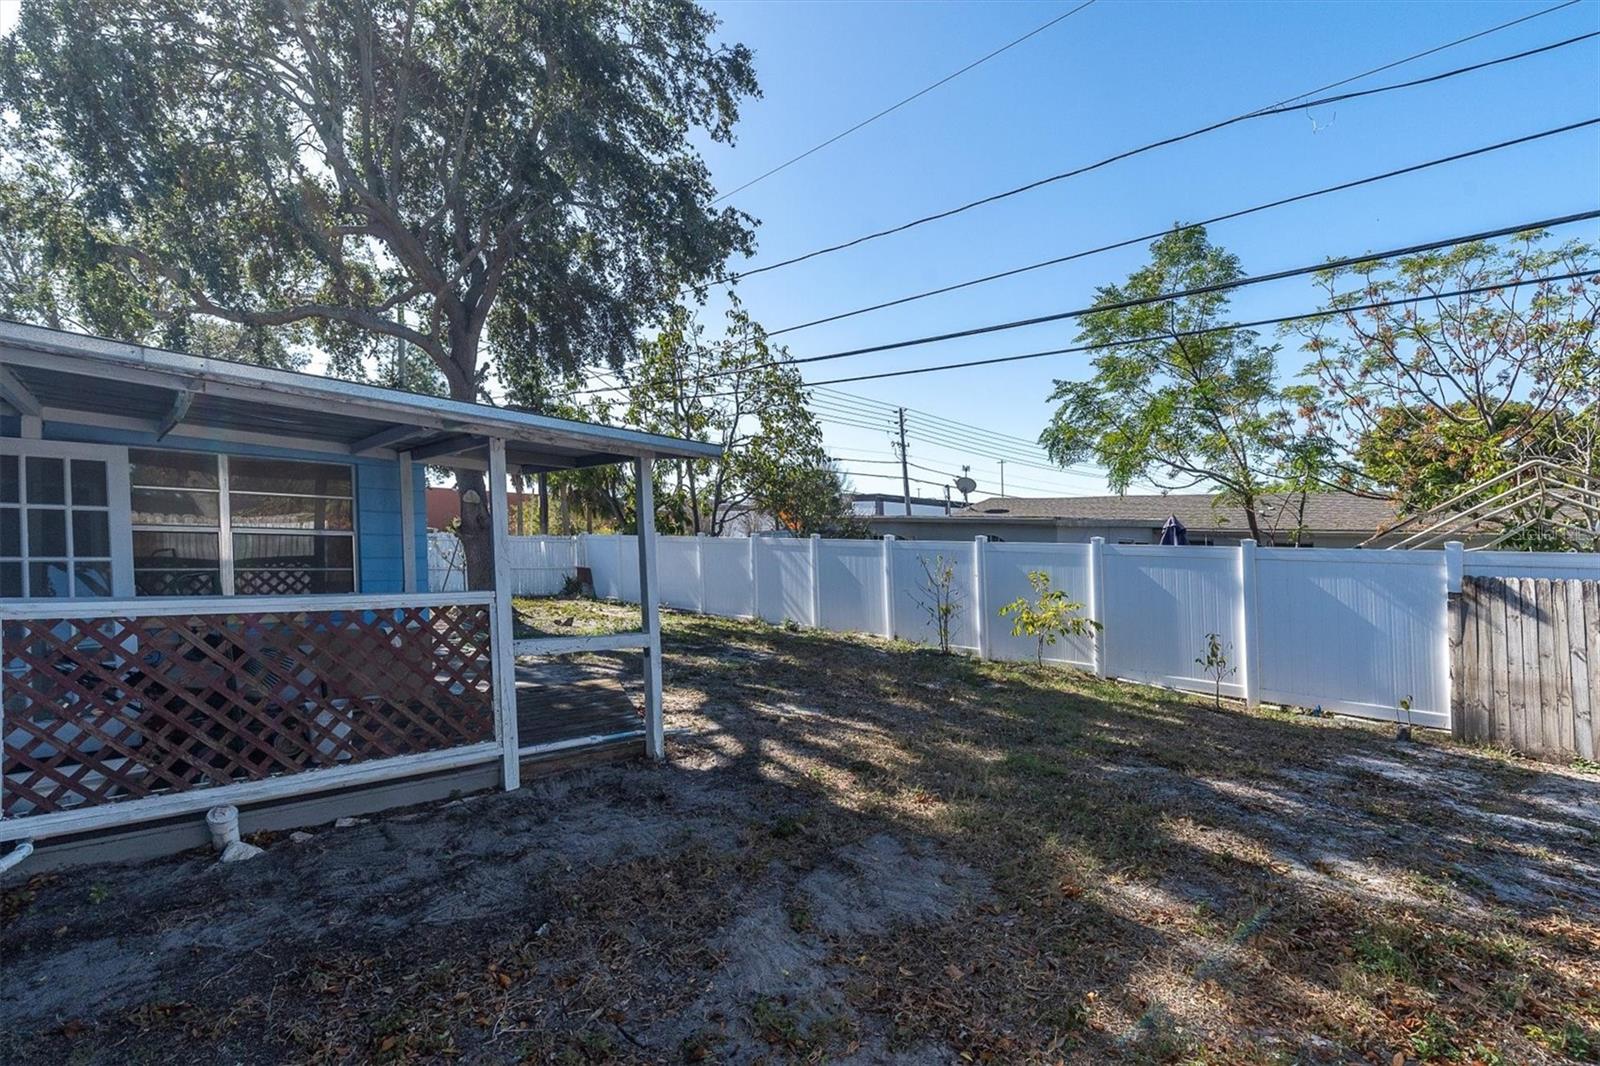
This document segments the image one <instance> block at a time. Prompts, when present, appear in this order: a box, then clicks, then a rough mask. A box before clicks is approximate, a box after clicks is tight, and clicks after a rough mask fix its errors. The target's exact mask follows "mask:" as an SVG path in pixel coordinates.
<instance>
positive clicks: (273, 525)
mask: <svg viewBox="0 0 1600 1066" xmlns="http://www.w3.org/2000/svg"><path fill="white" fill-rule="evenodd" d="M128 457H129V461H130V463H129V465H130V468H131V500H132V520H133V572H134V584H135V586H136V588H137V590H138V593H139V594H140V595H142V596H215V595H227V596H232V595H238V596H272V595H279V596H282V595H302V594H320V593H336V592H350V591H353V590H354V588H355V566H356V560H355V506H354V478H353V477H352V472H351V468H350V467H349V466H348V465H343V464H337V463H316V462H304V461H299V460H287V459H271V458H256V457H246V456H229V455H204V454H198V453H193V452H176V451H156V450H151V449H132V450H130V452H129V453H128Z"/></svg>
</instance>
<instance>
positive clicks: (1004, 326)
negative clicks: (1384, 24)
mask: <svg viewBox="0 0 1600 1066" xmlns="http://www.w3.org/2000/svg"><path fill="white" fill-rule="evenodd" d="M1596 35H1597V36H1600V31H1596ZM1596 218H1600V210H1592V211H1579V212H1576V213H1573V214H1568V215H1561V216H1558V217H1555V218H1546V219H1539V220H1537V221H1533V222H1525V223H1518V224H1517V225H1514V226H1501V227H1498V228H1496V229H1491V230H1482V231H1479V232H1477V233H1469V234H1465V235H1462V236H1455V237H1445V238H1442V239H1440V240H1434V241H1424V242H1422V243H1420V244H1408V245H1406V246H1404V247H1402V248H1391V249H1389V250H1387V251H1382V252H1370V253H1364V254H1362V255H1350V256H1343V257H1340V258H1337V259H1329V260H1325V261H1323V262H1321V263H1312V264H1309V265H1306V266H1298V267H1291V268H1289V269H1287V270H1276V271H1273V272H1272V273H1270V274H1260V275H1257V276H1255V277H1245V278H1235V279H1234V280H1232V281H1219V282H1216V283H1214V284H1211V285H1200V286H1196V287H1195V288H1192V289H1182V290H1179V291H1176V292H1164V293H1157V294H1156V295H1154V296H1141V297H1137V298H1134V299H1130V300H1117V301H1114V302H1112V303H1100V304H1093V305H1091V306H1089V307H1078V308H1074V309H1072V310H1070V311H1056V312H1053V313H1051V314H1048V315H1035V316H1033V317H1032V318H1018V319H1012V320H1011V321H1008V322H996V323H993V324H991V325H987V326H975V327H972V328H970V329H960V330H952V331H951V332H948V333H934V334H930V335H928V336H925V337H914V338H912V339H910V340H903V341H890V342H888V343H886V344H873V345H868V346H867V347H864V348H849V349H846V350H844V351H842V352H830V353H828V354H827V355H809V356H806V357H804V358H801V359H788V360H783V361H781V362H774V363H772V364H770V365H773V366H778V365H795V366H799V365H802V364H805V363H821V362H826V361H828V360H832V359H845V358H849V357H852V356H857V355H873V354H876V353H878V352H889V351H896V350H899V349H902V348H915V347H919V346H921V345H924V344H935V343H938V342H940V341H949V340H959V339H961V338H964V337H978V336H983V335H985V334H989V333H1000V332H1003V331H1006V330H1013V329H1022V328H1024V327H1027V326H1040V325H1045V324H1047V323H1050V322H1061V321H1063V320H1065V319H1069V318H1082V317H1083V316H1084V315H1088V314H1092V313H1095V312H1100V311H1121V310H1126V309H1128V308H1132V307H1147V306H1149V305H1151V304H1159V303H1168V302H1171V301H1173V300H1182V299H1187V298H1188V297H1191V296H1205V295H1209V294H1211V293H1218V292H1231V291H1232V290H1234V289H1243V288H1247V287H1249V286H1252V285H1263V284H1266V283H1267V282H1272V281H1283V280H1286V279H1288V278H1295V277H1303V276H1305V275H1307V274H1316V273H1320V272H1322V271H1324V270H1338V269H1340V268H1342V267H1347V266H1354V265H1356V264H1358V263H1369V262H1375V261H1378V260H1383V259H1395V258H1398V257H1401V256H1407V255H1416V254H1419V253H1421V252H1429V251H1434V250H1436V249H1439V248H1447V247H1449V246H1451V245H1456V244H1471V243H1474V242H1477V241H1486V240H1492V239H1494V238H1496V237H1507V236H1511V235H1512V234H1516V233H1526V232H1528V231H1530V230H1540V229H1551V228H1553V227H1556V226H1565V225H1570V224H1572V223H1575V222H1587V221H1590V220H1592V219H1596ZM727 373H729V372H728V371H721V372H716V373H713V374H711V375H708V377H718V376H725V375H726V374H727ZM702 380H704V379H702Z"/></svg>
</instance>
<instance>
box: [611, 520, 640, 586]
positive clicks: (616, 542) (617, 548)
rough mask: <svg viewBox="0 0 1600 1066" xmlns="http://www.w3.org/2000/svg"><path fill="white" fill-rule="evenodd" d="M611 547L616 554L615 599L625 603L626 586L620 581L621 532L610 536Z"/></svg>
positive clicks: (621, 562)
mask: <svg viewBox="0 0 1600 1066" xmlns="http://www.w3.org/2000/svg"><path fill="white" fill-rule="evenodd" d="M635 539H637V538H635ZM611 549H612V551H614V552H616V554H617V569H616V571H615V573H616V575H617V600H618V601H619V602H621V603H627V602H628V596H627V592H626V588H627V586H625V585H623V583H622V564H623V561H624V560H623V558H622V534H621V533H617V534H616V535H615V536H613V537H612V538H611Z"/></svg>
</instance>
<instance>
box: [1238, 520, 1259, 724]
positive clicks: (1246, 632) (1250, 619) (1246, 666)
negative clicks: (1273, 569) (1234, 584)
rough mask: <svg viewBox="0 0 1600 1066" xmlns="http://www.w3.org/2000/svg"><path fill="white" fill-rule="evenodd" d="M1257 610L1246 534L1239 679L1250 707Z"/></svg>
mask: <svg viewBox="0 0 1600 1066" xmlns="http://www.w3.org/2000/svg"><path fill="white" fill-rule="evenodd" d="M1260 625H1261V612H1260V611H1259V610H1257V608H1256V542H1255V541H1254V540H1251V539H1250V538H1249V537H1246V538H1245V539H1244V540H1241V541H1240V542H1239V640H1240V642H1241V643H1243V644H1244V647H1243V648H1241V649H1240V654H1239V680H1240V682H1241V683H1242V684H1243V685H1244V703H1245V706H1246V707H1250V708H1252V709H1254V708H1256V707H1259V706H1261V639H1260Z"/></svg>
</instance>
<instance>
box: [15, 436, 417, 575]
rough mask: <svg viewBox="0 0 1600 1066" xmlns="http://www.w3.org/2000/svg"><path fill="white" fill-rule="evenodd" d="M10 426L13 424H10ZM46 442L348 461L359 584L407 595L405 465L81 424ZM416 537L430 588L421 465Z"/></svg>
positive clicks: (414, 495)
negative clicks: (351, 472) (402, 526)
mask: <svg viewBox="0 0 1600 1066" xmlns="http://www.w3.org/2000/svg"><path fill="white" fill-rule="evenodd" d="M16 422H17V420H16V419H15V418H10V419H6V420H5V421H4V422H0V434H3V435H5V436H14V435H16V433H17V432H18V427H17V426H16ZM8 423H9V424H8ZM44 437H45V439H46V440H62V441H69V440H70V441H81V442H83V443H87V444H121V445H126V446H128V447H130V448H165V449H171V450H172V451H187V452H211V453H218V454H220V453H226V454H228V455H249V456H259V457H262V458H274V457H276V458H282V459H304V460H308V461H311V462H319V463H345V464H348V465H350V466H352V467H354V468H355V485H356V488H355V495H356V499H355V508H356V566H357V570H358V572H357V577H356V580H357V583H358V585H359V587H360V590H361V591H362V592H371V593H385V592H404V591H405V571H404V564H403V562H402V559H401V547H400V546H401V543H402V541H401V539H400V538H401V529H400V464H399V463H397V462H395V461H394V460H391V459H372V458H364V457H358V456H352V455H337V454H334V453H330V452H320V451H314V450H307V449H303V448H278V447H272V446H268V445H261V444H236V443H233V442H230V441H219V440H205V439H201V438H199V437H168V438H167V439H166V440H163V441H160V442H157V441H156V440H155V433H154V431H149V432H142V431H136V430H126V429H110V428H106V427H102V426H86V425H82V424H80V423H76V422H46V423H45V424H44ZM411 473H412V484H411V495H412V500H413V507H412V513H413V514H414V515H415V518H416V520H415V522H414V523H413V525H412V537H413V538H414V540H415V542H416V546H417V584H418V588H420V589H422V590H423V591H426V590H427V587H428V508H427V468H426V467H425V466H424V465H422V464H421V463H417V464H414V465H413V466H412V469H411Z"/></svg>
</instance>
